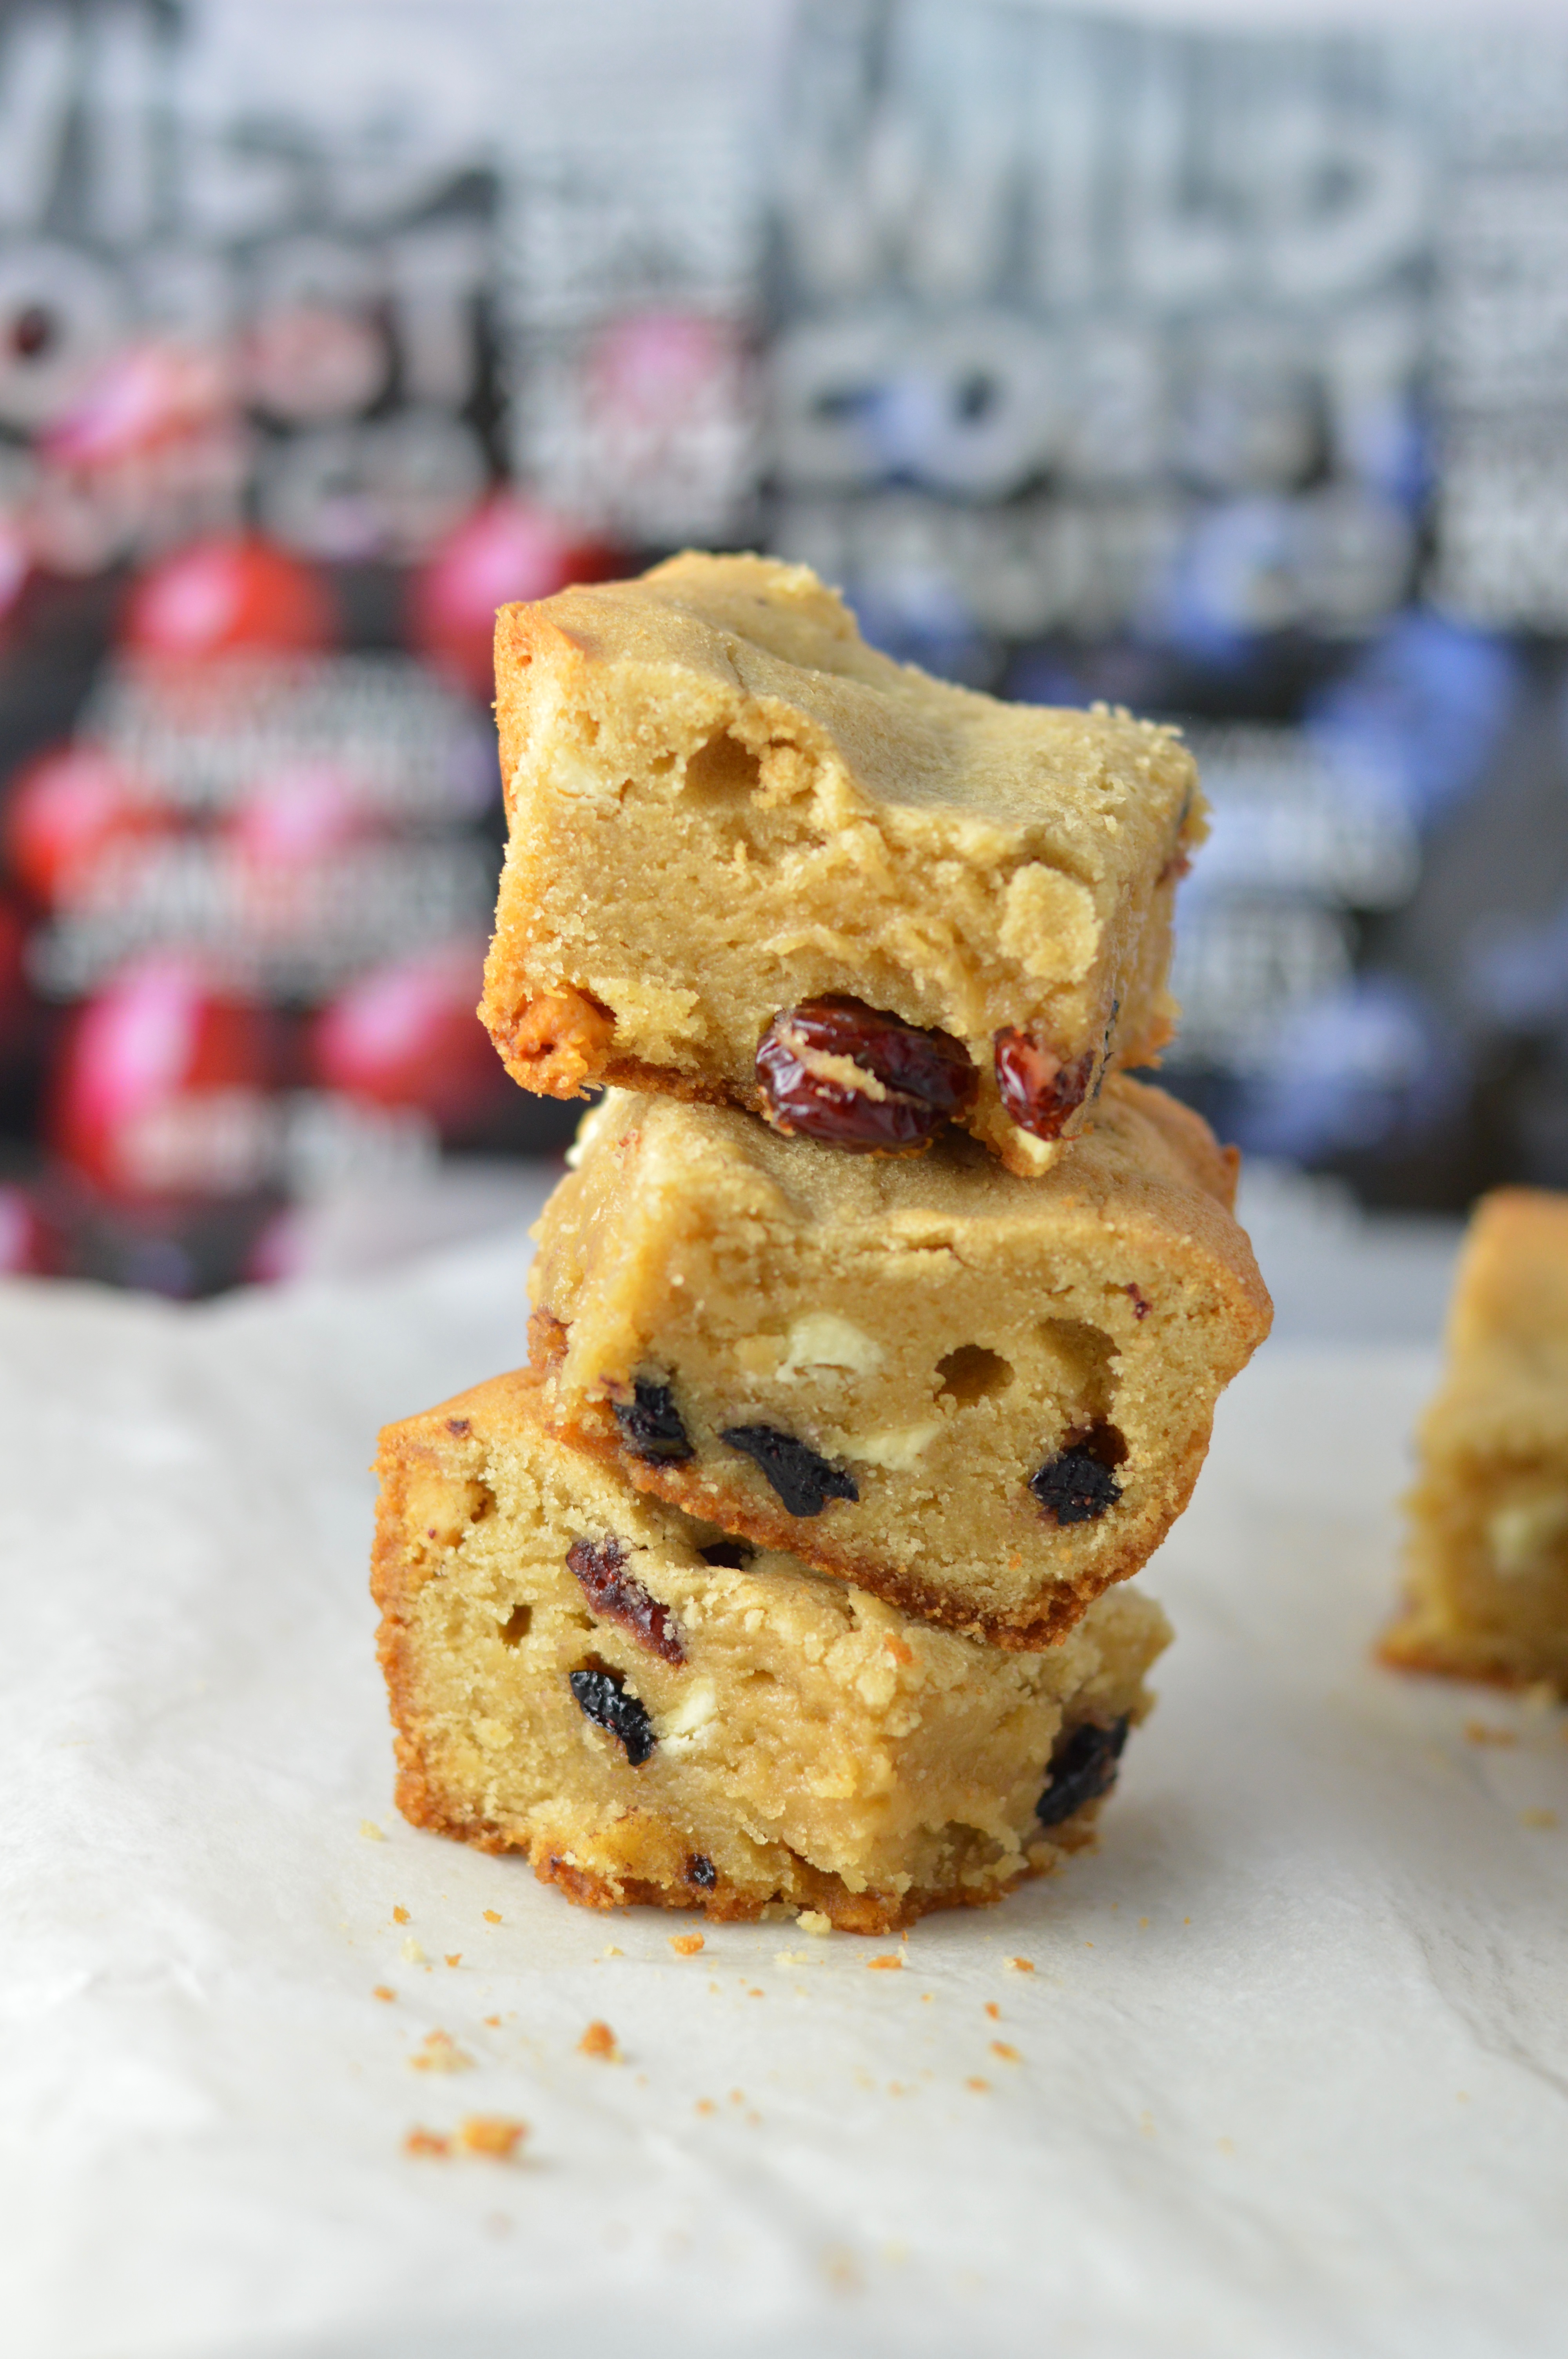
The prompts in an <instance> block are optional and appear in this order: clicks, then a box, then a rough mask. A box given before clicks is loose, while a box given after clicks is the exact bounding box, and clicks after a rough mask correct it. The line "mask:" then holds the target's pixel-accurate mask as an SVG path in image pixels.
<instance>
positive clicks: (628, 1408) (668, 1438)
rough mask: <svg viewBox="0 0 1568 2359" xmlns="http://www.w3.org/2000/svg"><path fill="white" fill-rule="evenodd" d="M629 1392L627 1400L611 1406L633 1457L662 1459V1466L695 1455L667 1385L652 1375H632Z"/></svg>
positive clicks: (655, 1460)
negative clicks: (655, 1379)
mask: <svg viewBox="0 0 1568 2359" xmlns="http://www.w3.org/2000/svg"><path fill="white" fill-rule="evenodd" d="M632 1393H633V1397H632V1398H631V1399H630V1400H629V1401H616V1402H614V1403H613V1404H612V1406H613V1408H614V1410H615V1422H616V1424H617V1425H618V1426H619V1427H620V1428H621V1430H622V1434H623V1435H624V1436H625V1439H626V1446H627V1448H628V1449H629V1450H630V1451H631V1452H632V1455H633V1458H648V1459H652V1460H654V1462H661V1461H662V1462H664V1463H665V1465H676V1464H678V1463H679V1462H681V1461H682V1460H684V1459H687V1458H694V1457H695V1456H696V1455H697V1453H696V1451H694V1450H693V1449H692V1446H691V1443H690V1441H689V1440H687V1430H686V1427H685V1426H684V1425H683V1424H682V1423H681V1414H680V1411H679V1409H678V1408H676V1404H675V1395H674V1394H673V1393H672V1392H671V1390H670V1388H669V1386H668V1385H661V1384H655V1383H654V1380H653V1378H652V1377H651V1376H634V1377H633V1380H632Z"/></svg>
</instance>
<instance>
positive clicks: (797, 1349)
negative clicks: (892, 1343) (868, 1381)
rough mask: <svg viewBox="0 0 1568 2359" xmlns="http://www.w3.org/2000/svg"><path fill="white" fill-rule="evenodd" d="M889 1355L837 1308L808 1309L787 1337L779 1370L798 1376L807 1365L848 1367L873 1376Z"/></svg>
mask: <svg viewBox="0 0 1568 2359" xmlns="http://www.w3.org/2000/svg"><path fill="white" fill-rule="evenodd" d="M885 1356H886V1355H885V1353H883V1351H882V1347H881V1344H880V1343H878V1342H877V1340H876V1338H875V1336H874V1335H868V1334H867V1333H866V1332H865V1330H864V1329H863V1328H860V1327H857V1326H855V1325H854V1323H853V1321H850V1320H848V1319H841V1318H840V1317H839V1315H838V1312H837V1311H836V1310H808V1311H807V1312H806V1315H805V1317H804V1318H801V1319H797V1320H796V1321H795V1323H794V1325H793V1326H792V1327H791V1329H790V1331H789V1333H788V1335H787V1336H786V1337H785V1338H784V1359H783V1361H782V1362H781V1364H780V1366H779V1370H778V1373H779V1375H781V1376H789V1377H794V1376H798V1375H801V1374H802V1372H803V1371H804V1370H806V1369H807V1368H848V1369H849V1370H850V1372H851V1373H852V1374H853V1375H857V1376H871V1375H875V1374H876V1372H877V1370H878V1369H879V1368H880V1367H881V1364H882V1361H883V1359H884V1357H885Z"/></svg>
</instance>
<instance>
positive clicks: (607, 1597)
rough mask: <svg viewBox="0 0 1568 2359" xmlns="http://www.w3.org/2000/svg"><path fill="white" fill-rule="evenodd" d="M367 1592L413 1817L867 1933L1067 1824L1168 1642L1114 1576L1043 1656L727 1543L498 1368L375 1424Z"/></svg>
mask: <svg viewBox="0 0 1568 2359" xmlns="http://www.w3.org/2000/svg"><path fill="white" fill-rule="evenodd" d="M379 1472H380V1474H381V1500H380V1506H379V1511H378V1518H377V1538H376V1551H375V1567H374V1576H373V1590H374V1593H375V1597H376V1600H377V1602H378V1603H379V1604H380V1606H381V1609H382V1615H383V1620H382V1625H381V1637H380V1651H381V1658H382V1661H383V1664H384V1668H385V1671H386V1677H387V1684H388V1687H389V1690H390V1692H391V1698H392V1709H393V1717H394V1720H395V1724H396V1730H397V1755H398V1762H399V1772H400V1774H399V1777H398V1786H397V1799H398V1804H399V1807H400V1808H401V1810H403V1811H404V1813H405V1815H406V1817H407V1818H409V1819H411V1820H412V1821H414V1823H415V1824H416V1826H427V1827H432V1828H435V1829H436V1830H438V1832H441V1833H443V1834H450V1835H457V1836H460V1837H462V1838H463V1839H465V1840H466V1841H469V1842H471V1843H478V1844H480V1845H481V1846H482V1847H483V1848H485V1849H487V1850H492V1851H501V1850H517V1851H522V1852H525V1853H526V1854H528V1856H529V1858H530V1860H531V1861H532V1863H533V1865H534V1868H535V1872H536V1874H537V1875H539V1876H540V1877H541V1878H543V1879H544V1880H545V1881H546V1882H550V1883H555V1884H557V1885H559V1886H561V1888H562V1889H563V1890H564V1891H565V1892H566V1893H567V1895H568V1897H569V1898H571V1899H573V1900H578V1901H583V1902H587V1903H588V1904H589V1905H590V1906H592V1907H596V1908H608V1907H610V1906H612V1905H614V1904H616V1903H620V1902H622V1901H633V1900H637V1901H652V1902H654V1903H657V1904H659V1905H661V1906H663V1907H665V1908H702V1909H705V1910H706V1911H707V1912H708V1915H709V1916H712V1917H719V1918H754V1917H758V1916H761V1915H762V1913H763V1912H764V1910H767V1909H769V1908H773V1907H774V1906H775V1905H778V1904H784V1905H786V1906H787V1907H789V1908H796V1909H814V1910H816V1911H818V1912H819V1913H820V1914H821V1915H823V1916H825V1917H827V1918H830V1919H832V1921H833V1922H834V1923H835V1924H837V1925H840V1926H844V1927H846V1928H848V1929H849V1930H852V1931H856V1932H883V1931H886V1930H889V1929H891V1928H892V1927H893V1926H896V1925H901V1924H904V1923H907V1922H908V1921H909V1920H910V1919H913V1918H915V1917H918V1916H921V1915H923V1914H924V1913H925V1911H927V1910H929V1909H933V1908H952V1907H957V1906H964V1905H968V1904H973V1903H978V1902H981V1901H988V1900H995V1899H998V1898H1000V1896H1001V1895H1002V1894H1003V1893H1004V1892H1005V1891H1006V1890H1007V1889H1008V1887H1009V1886H1011V1885H1012V1884H1014V1883H1016V1882H1017V1881H1018V1879H1019V1878H1020V1877H1022V1876H1024V1875H1036V1874H1039V1873H1040V1872H1041V1871H1043V1870H1044V1869H1047V1868H1049V1867H1052V1866H1054V1864H1056V1862H1057V1861H1058V1860H1059V1858H1060V1857H1061V1855H1062V1854H1063V1853H1064V1852H1065V1851H1069V1850H1073V1849H1075V1848H1076V1847H1078V1846H1079V1845H1080V1844H1082V1843H1084V1842H1086V1841H1087V1839H1088V1837H1089V1834H1090V1831H1091V1828H1092V1823H1093V1821H1094V1818H1095V1815H1096V1811H1097V1809H1098V1802H1099V1799H1100V1798H1101V1797H1102V1796H1103V1795H1104V1794H1105V1793H1106V1792H1108V1789H1109V1788H1110V1786H1111V1784H1112V1783H1113V1782H1114V1779H1115V1775H1116V1767H1117V1758H1118V1756H1119V1752H1120V1749H1121V1745H1122V1743H1123V1741H1124V1739H1125V1737H1126V1734H1127V1731H1128V1728H1129V1726H1130V1724H1131V1723H1134V1722H1136V1721H1138V1720H1141V1718H1142V1717H1143V1715H1144V1713H1145V1712H1147V1711H1148V1709H1149V1704H1150V1698H1149V1695H1148V1692H1147V1690H1146V1689H1145V1687H1144V1684H1143V1680H1144V1674H1145V1672H1146V1671H1147V1670H1148V1669H1149V1667H1150V1665H1151V1664H1152V1661H1153V1660H1154V1658H1155V1657H1156V1656H1157V1655H1158V1654H1159V1653H1160V1652H1161V1650H1162V1647H1164V1646H1165V1645H1166V1643H1167V1641H1168V1638H1169V1630H1168V1627H1167V1625H1166V1622H1165V1618H1164V1615H1163V1614H1162V1613H1161V1611H1160V1608H1159V1607H1158V1606H1157V1605H1155V1604H1154V1603H1152V1601H1151V1600H1149V1599H1147V1598H1143V1597H1141V1596H1138V1595H1137V1594H1135V1593H1132V1592H1130V1591H1123V1592H1119V1593H1117V1595H1116V1596H1115V1597H1114V1598H1109V1599H1107V1600H1105V1601H1104V1602H1103V1603H1101V1604H1100V1605H1099V1606H1098V1607H1097V1608H1096V1609H1095V1610H1094V1612H1093V1613H1092V1614H1089V1615H1088V1616H1087V1617H1086V1619H1085V1621H1084V1622H1083V1623H1082V1624H1081V1625H1079V1627H1078V1629H1077V1630H1076V1631H1075V1632H1074V1634H1073V1635H1072V1636H1071V1637H1070V1638H1068V1639H1067V1640H1066V1641H1065V1643H1064V1644H1063V1645H1062V1646H1060V1647H1055V1648H1054V1649H1052V1650H1051V1651H1050V1652H1049V1653H1045V1654H1033V1655H1023V1654H1004V1653H1000V1652H999V1651H998V1650H996V1649H995V1648H992V1647H979V1646H976V1645H975V1644H973V1643H972V1642H971V1641H970V1640H968V1639H963V1638H956V1637H953V1636H949V1635H947V1634H946V1632H943V1631H937V1630H931V1629H927V1628H925V1627H924V1626H923V1625H920V1624H919V1623H915V1622H911V1621H909V1620H907V1619H906V1618H905V1617H904V1616H903V1614H899V1613H897V1612H895V1611H894V1610H893V1608H892V1607H891V1606H888V1605H885V1604H882V1603H880V1602H879V1601H878V1600H877V1599H875V1598H871V1597H863V1596H860V1595H857V1593H855V1592H854V1591H853V1590H849V1589H846V1588H845V1587H843V1585H842V1584H841V1583H839V1582H830V1581H824V1580H822V1579H820V1578H819V1577H817V1576H816V1575H813V1574H812V1573H810V1572H808V1571H806V1570H805V1568H804V1567H802V1566H801V1565H799V1564H797V1563H796V1562H795V1561H794V1560H792V1559H791V1558H788V1557H784V1556H780V1555H769V1554H757V1555H755V1556H752V1554H751V1553H750V1552H749V1551H748V1550H746V1549H742V1548H738V1547H737V1546H736V1545H735V1544H734V1543H733V1542H725V1541H724V1540H722V1539H721V1538H720V1537H719V1534H718V1533H716V1532H715V1531H714V1530H713V1529H712V1528H711V1527H704V1526H701V1525H698V1524H696V1523H694V1522H692V1521H691V1519H690V1518H689V1517H686V1516H683V1515H681V1514H680V1513H679V1512H678V1510H676V1509H675V1508H672V1507H668V1506H665V1505H664V1504H663V1503H662V1502H660V1501H659V1500H656V1499H650V1498H646V1497H644V1496H643V1495H641V1494H639V1493H638V1492H636V1491H633V1490H632V1489H631V1488H630V1487H629V1486H628V1485H627V1484H624V1483H622V1481H621V1480H620V1478H619V1477H618V1476H617V1475H616V1474H615V1473H614V1472H613V1471H612V1470H611V1469H609V1468H605V1467H599V1466H596V1465H594V1464H592V1463H591V1462H589V1463H587V1464H585V1463H584V1462H583V1461H582V1460H581V1459H580V1458H579V1457H578V1456H577V1454H576V1453H575V1452H573V1451H569V1450H568V1449H567V1448H565V1447H564V1446H563V1445H562V1444H561V1443H559V1442H557V1441H556V1440H552V1439H551V1438H550V1436H549V1435H548V1434H547V1433H546V1430H545V1428H544V1425H543V1423H542V1421H541V1419H540V1417H539V1414H538V1393H537V1387H536V1386H535V1384H534V1383H533V1382H532V1380H531V1379H530V1378H529V1377H528V1376H527V1375H513V1376H502V1377H498V1378H496V1379H495V1380H494V1381H493V1382H492V1383H490V1384H487V1385H481V1386H479V1387H478V1389H477V1390H476V1391H473V1392H470V1393H466V1394H464V1395H463V1396H462V1397H461V1398H460V1399H458V1400H453V1401H449V1402H448V1403H447V1404H446V1406H445V1407H444V1408H438V1409H433V1410H431V1411H430V1412H428V1414H427V1415H426V1416H423V1417H416V1418H410V1419H408V1420H407V1421H406V1423H404V1424H402V1425H395V1426H390V1427H388V1429H387V1430H386V1431H385V1432H384V1434H383V1436H382V1442H381V1456H380V1460H379Z"/></svg>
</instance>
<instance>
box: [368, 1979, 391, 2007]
mask: <svg viewBox="0 0 1568 2359" xmlns="http://www.w3.org/2000/svg"><path fill="white" fill-rule="evenodd" d="M371 1996H372V1998H379V1999H384V2001H385V2002H386V2004H387V2005H388V2006H390V2005H391V2003H392V2001H393V2000H394V1999H395V1997H396V1996H397V1993H396V1992H395V1990H393V1989H392V1988H391V1987H390V1985H389V1984H386V1983H377V1984H376V1986H375V1988H374V1989H373V1991H372V1993H371Z"/></svg>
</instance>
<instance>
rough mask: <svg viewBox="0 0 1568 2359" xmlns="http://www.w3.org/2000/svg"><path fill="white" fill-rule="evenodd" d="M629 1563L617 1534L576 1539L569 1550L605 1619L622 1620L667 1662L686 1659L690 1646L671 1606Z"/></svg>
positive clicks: (589, 1595) (643, 1644)
mask: <svg viewBox="0 0 1568 2359" xmlns="http://www.w3.org/2000/svg"><path fill="white" fill-rule="evenodd" d="M625 1563H626V1550H625V1548H624V1546H623V1544H622V1542H621V1541H620V1540H618V1539H615V1538H609V1539H602V1540H599V1541H597V1542H596V1541H593V1540H573V1542H572V1544H571V1546H570V1548H569V1549H568V1550H567V1564H568V1569H569V1570H570V1571H573V1572H575V1573H576V1575H577V1577H578V1579H579V1582H581V1583H582V1591H583V1595H584V1596H585V1597H586V1598H587V1599H588V1602H589V1604H590V1605H591V1606H592V1608H593V1610H594V1612H595V1614H597V1615H598V1616H599V1618H600V1621H601V1622H619V1623H620V1625H621V1626H622V1629H623V1630H630V1631H631V1633H632V1636H633V1638H635V1639H636V1641H637V1644H638V1645H639V1646H640V1647H646V1648H647V1649H648V1652H649V1653H650V1654H651V1655H662V1656H663V1657H664V1659H665V1662H666V1663H684V1662H685V1660H686V1649H685V1648H684V1647H682V1645H681V1642H680V1640H679V1638H678V1637H677V1636H676V1633H675V1629H674V1626H673V1625H672V1623H671V1620H670V1609H669V1607H668V1606H667V1605H661V1604H660V1603H659V1601H658V1599H657V1598H656V1597H654V1596H652V1595H651V1594H650V1593H649V1592H648V1591H647V1590H645V1589H644V1588H643V1584H642V1582H640V1581H638V1580H636V1579H635V1578H634V1577H633V1575H632V1574H631V1573H629V1572H627V1571H625V1570H624V1567H625Z"/></svg>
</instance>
